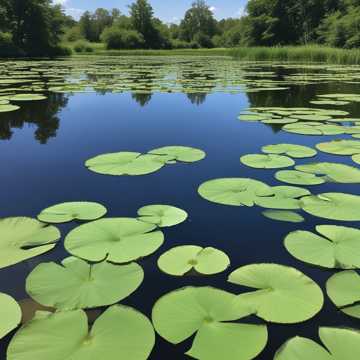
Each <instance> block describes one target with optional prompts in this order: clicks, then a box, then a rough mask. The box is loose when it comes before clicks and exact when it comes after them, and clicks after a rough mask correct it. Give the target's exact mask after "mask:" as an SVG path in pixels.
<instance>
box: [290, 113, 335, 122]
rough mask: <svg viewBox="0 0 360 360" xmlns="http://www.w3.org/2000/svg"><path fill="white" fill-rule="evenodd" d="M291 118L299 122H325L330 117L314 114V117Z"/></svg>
mask: <svg viewBox="0 0 360 360" xmlns="http://www.w3.org/2000/svg"><path fill="white" fill-rule="evenodd" d="M291 117H293V118H295V119H299V120H305V121H327V120H331V116H329V115H322V114H314V115H296V114H295V115H291Z"/></svg>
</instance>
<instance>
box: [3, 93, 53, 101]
mask: <svg viewBox="0 0 360 360" xmlns="http://www.w3.org/2000/svg"><path fill="white" fill-rule="evenodd" d="M45 99H47V97H46V96H45V95H39V94H17V95H14V96H10V97H9V100H10V101H39V100H45Z"/></svg>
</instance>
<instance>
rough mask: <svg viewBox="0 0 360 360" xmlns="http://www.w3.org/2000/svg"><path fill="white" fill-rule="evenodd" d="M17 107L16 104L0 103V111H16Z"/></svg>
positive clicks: (18, 107)
mask: <svg viewBox="0 0 360 360" xmlns="http://www.w3.org/2000/svg"><path fill="white" fill-rule="evenodd" d="M19 109H20V106H17V105H11V104H5V105H0V113H5V112H11V111H16V110H19Z"/></svg>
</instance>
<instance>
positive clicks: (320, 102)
mask: <svg viewBox="0 0 360 360" xmlns="http://www.w3.org/2000/svg"><path fill="white" fill-rule="evenodd" d="M310 103H311V104H314V105H338V106H342V105H348V104H350V102H349V101H340V100H313V101H310Z"/></svg>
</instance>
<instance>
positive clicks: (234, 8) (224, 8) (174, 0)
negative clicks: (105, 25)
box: [53, 0, 247, 22]
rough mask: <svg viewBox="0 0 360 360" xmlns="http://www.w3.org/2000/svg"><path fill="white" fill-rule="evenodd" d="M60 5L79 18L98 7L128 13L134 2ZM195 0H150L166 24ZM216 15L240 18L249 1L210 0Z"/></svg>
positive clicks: (74, 0) (81, 0)
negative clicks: (83, 13) (128, 6)
mask: <svg viewBox="0 0 360 360" xmlns="http://www.w3.org/2000/svg"><path fill="white" fill-rule="evenodd" d="M53 1H54V2H55V3H60V4H62V5H63V6H64V8H65V9H66V12H67V13H68V14H69V15H72V16H74V17H75V18H78V17H79V16H80V15H81V13H82V12H84V11H85V10H90V11H93V10H95V9H96V8H98V7H103V8H107V9H111V8H114V7H116V8H119V9H120V10H121V12H123V13H127V5H129V4H130V3H131V2H132V0H53ZM192 2H193V0H167V1H166V0H150V3H151V4H152V6H153V8H154V11H155V16H156V17H158V18H160V19H161V20H163V21H165V22H178V21H179V19H181V18H182V17H183V15H184V13H185V11H186V10H187V9H188V8H189V7H190V6H191V3H192ZM207 2H208V4H209V6H211V8H212V10H213V12H214V15H215V16H216V18H218V19H222V18H226V17H238V16H240V15H241V14H242V13H243V11H244V8H245V5H246V2H247V0H208V1H207Z"/></svg>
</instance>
